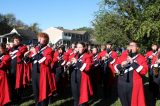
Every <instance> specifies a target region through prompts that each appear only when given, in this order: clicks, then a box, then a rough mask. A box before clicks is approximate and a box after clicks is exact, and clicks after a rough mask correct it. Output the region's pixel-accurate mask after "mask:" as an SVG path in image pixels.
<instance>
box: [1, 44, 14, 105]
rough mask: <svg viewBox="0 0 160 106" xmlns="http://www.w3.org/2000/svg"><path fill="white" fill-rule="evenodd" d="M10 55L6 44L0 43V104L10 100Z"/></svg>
mask: <svg viewBox="0 0 160 106" xmlns="http://www.w3.org/2000/svg"><path fill="white" fill-rule="evenodd" d="M10 61H11V57H10V55H9V54H8V53H7V50H6V46H5V44H3V43H0V106H4V105H6V104H7V103H9V102H10V88H9V83H8V78H7V77H8V75H7V71H8V67H10Z"/></svg>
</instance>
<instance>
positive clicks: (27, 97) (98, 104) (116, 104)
mask: <svg viewBox="0 0 160 106" xmlns="http://www.w3.org/2000/svg"><path fill="white" fill-rule="evenodd" d="M143 82H144V89H145V97H146V103H147V106H152V94H151V93H150V92H149V87H148V77H144V78H143ZM31 89H32V88H31V87H28V88H27V89H26V90H25V91H24V92H25V93H24V97H23V98H22V100H20V101H19V103H18V104H19V105H20V106H34V105H35V104H34V99H33V94H32V91H31ZM98 91H99V92H98V96H97V97H96V98H92V99H91V101H89V106H121V103H120V100H119V98H118V97H117V93H116V87H115V89H114V90H113V92H115V93H113V94H112V96H111V98H109V99H103V90H102V87H99V90H98ZM9 106H10V105H9ZM49 106H73V98H72V96H71V92H70V89H69V88H68V89H65V94H64V95H63V96H62V97H57V96H55V97H53V103H51V104H49ZM156 106H160V100H157V102H156Z"/></svg>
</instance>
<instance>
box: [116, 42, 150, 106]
mask: <svg viewBox="0 0 160 106" xmlns="http://www.w3.org/2000/svg"><path fill="white" fill-rule="evenodd" d="M129 49H130V50H129V52H128V53H126V54H127V55H126V54H125V55H121V56H120V57H119V58H118V60H117V61H116V64H115V66H114V68H115V70H116V72H117V73H120V75H119V77H118V96H119V98H120V101H121V104H122V106H146V103H145V97H144V89H143V82H142V76H144V75H145V74H146V73H147V71H148V66H147V62H146V59H145V57H144V56H142V55H141V54H139V53H138V50H139V48H138V44H137V42H135V41H132V42H130V43H129Z"/></svg>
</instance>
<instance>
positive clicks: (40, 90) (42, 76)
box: [26, 33, 56, 106]
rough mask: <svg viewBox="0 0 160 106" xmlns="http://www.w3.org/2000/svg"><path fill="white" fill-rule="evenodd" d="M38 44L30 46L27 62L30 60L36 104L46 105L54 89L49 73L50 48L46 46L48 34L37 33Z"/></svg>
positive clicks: (38, 105)
mask: <svg viewBox="0 0 160 106" xmlns="http://www.w3.org/2000/svg"><path fill="white" fill-rule="evenodd" d="M38 41H39V43H40V44H39V45H38V46H36V47H35V48H34V47H33V48H31V49H30V51H31V54H30V55H29V56H28V59H27V60H28V62H32V87H33V93H34V96H35V102H36V106H48V97H49V96H51V95H52V93H53V92H54V91H55V90H56V87H55V86H54V85H55V84H54V81H53V78H52V77H53V76H52V75H51V62H52V49H51V48H50V47H48V46H47V44H48V42H49V36H48V35H47V34H46V33H39V34H38ZM26 54H27V53H26Z"/></svg>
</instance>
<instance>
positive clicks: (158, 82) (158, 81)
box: [150, 47, 160, 105]
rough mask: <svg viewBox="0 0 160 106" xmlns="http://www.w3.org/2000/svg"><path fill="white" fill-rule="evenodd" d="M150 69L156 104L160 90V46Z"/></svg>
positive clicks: (152, 90)
mask: <svg viewBox="0 0 160 106" xmlns="http://www.w3.org/2000/svg"><path fill="white" fill-rule="evenodd" d="M150 69H151V70H150V71H151V73H152V74H150V75H151V77H152V86H151V87H152V88H151V92H152V94H153V99H154V102H153V103H154V105H156V100H157V99H158V98H159V94H160V90H159V86H160V73H159V71H160V47H158V51H157V54H156V55H153V57H152V61H151V66H150Z"/></svg>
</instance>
